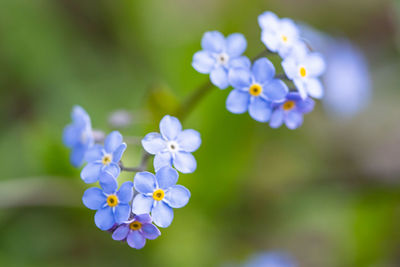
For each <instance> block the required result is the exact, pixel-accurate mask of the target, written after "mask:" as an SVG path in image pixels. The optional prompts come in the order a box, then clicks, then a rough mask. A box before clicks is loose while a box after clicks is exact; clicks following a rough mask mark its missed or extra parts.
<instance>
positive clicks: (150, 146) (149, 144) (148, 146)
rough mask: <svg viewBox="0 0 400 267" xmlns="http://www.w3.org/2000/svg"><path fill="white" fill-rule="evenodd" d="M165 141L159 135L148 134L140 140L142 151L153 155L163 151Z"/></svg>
mask: <svg viewBox="0 0 400 267" xmlns="http://www.w3.org/2000/svg"><path fill="white" fill-rule="evenodd" d="M165 143H166V142H165V140H164V139H163V138H162V136H161V134H159V133H149V134H147V135H146V136H145V137H144V138H143V139H142V146H143V148H144V150H146V151H147V152H149V153H150V154H152V155H154V154H157V153H158V152H160V151H162V150H164V149H165V146H166V144H165Z"/></svg>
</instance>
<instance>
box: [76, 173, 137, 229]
mask: <svg viewBox="0 0 400 267" xmlns="http://www.w3.org/2000/svg"><path fill="white" fill-rule="evenodd" d="M105 175H106V176H107V178H106V177H104V179H108V181H106V182H105V186H104V185H103V184H101V185H102V187H103V190H102V189H100V188H97V187H92V188H89V189H87V190H86V191H85V193H84V194H83V197H82V201H83V204H84V205H85V206H86V207H88V208H89V209H91V210H97V212H96V214H95V216H94V222H95V223H96V226H97V227H98V228H100V229H101V230H109V229H110V228H112V227H113V226H114V224H116V223H117V224H120V223H123V222H125V221H127V220H128V219H129V216H130V213H131V207H130V205H129V202H130V201H131V200H132V197H133V183H132V182H125V183H123V184H122V185H121V187H120V188H119V190H118V191H117V187H118V184H117V181H116V180H115V179H114V177H112V176H111V175H110V174H108V173H107V174H105Z"/></svg>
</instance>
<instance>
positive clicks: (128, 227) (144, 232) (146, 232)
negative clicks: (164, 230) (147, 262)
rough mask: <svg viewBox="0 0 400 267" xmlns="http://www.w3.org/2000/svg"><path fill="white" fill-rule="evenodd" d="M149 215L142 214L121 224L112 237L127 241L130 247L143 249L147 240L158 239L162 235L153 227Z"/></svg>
mask: <svg viewBox="0 0 400 267" xmlns="http://www.w3.org/2000/svg"><path fill="white" fill-rule="evenodd" d="M151 222H152V219H151V217H150V215H149V214H141V215H136V216H135V217H133V219H132V220H129V221H127V222H125V223H122V224H120V225H119V226H118V227H117V228H116V229H115V230H114V233H113V235H112V238H113V239H114V240H126V242H127V243H128V245H129V246H131V247H132V248H136V249H141V248H143V247H144V245H145V244H146V239H150V240H153V239H156V238H157V237H159V236H160V235H161V232H160V230H158V228H157V227H156V226H155V225H153V224H152V223H151Z"/></svg>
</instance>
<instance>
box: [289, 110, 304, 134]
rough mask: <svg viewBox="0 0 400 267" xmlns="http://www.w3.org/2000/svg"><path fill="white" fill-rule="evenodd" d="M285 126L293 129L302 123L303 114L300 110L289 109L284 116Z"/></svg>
mask: <svg viewBox="0 0 400 267" xmlns="http://www.w3.org/2000/svg"><path fill="white" fill-rule="evenodd" d="M285 124H286V126H287V127H288V128H289V129H291V130H294V129H296V128H298V127H300V126H301V125H302V124H303V115H302V114H301V113H300V112H296V111H290V112H288V113H287V114H286V116H285Z"/></svg>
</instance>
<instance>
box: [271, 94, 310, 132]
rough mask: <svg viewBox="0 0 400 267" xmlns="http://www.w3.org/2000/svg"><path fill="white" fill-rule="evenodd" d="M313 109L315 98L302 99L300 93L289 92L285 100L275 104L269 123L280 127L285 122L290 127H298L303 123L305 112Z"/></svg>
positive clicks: (273, 126)
mask: <svg viewBox="0 0 400 267" xmlns="http://www.w3.org/2000/svg"><path fill="white" fill-rule="evenodd" d="M313 109H314V100H312V99H311V98H309V97H308V98H306V99H302V98H301V97H300V95H299V94H298V93H294V92H293V93H289V94H288V95H287V97H286V101H285V102H283V103H281V104H276V105H275V107H274V110H273V112H272V115H271V120H270V122H269V125H270V126H271V127H272V128H278V127H280V126H281V125H282V124H283V123H285V124H286V126H287V127H288V128H289V129H291V130H293V129H296V128H298V127H300V126H301V124H302V123H303V114H305V113H309V112H311V111H312V110H313Z"/></svg>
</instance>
